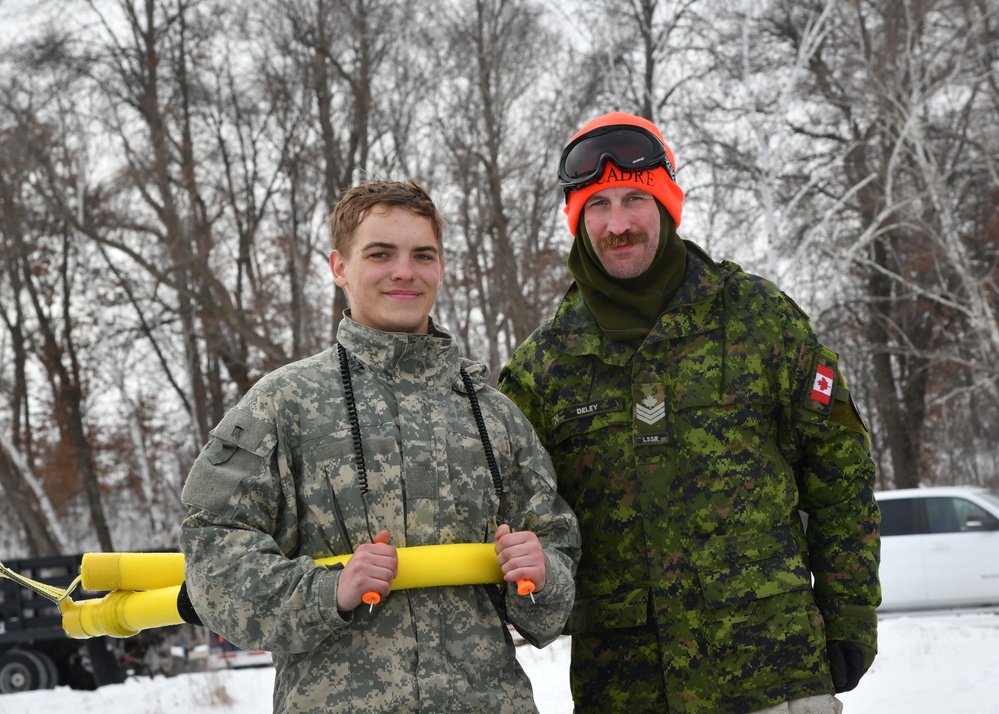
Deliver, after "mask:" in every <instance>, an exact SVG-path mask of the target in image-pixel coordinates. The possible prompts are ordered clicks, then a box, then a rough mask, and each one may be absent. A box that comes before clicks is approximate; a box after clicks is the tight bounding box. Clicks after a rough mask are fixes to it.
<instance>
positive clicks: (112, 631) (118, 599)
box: [59, 585, 184, 639]
mask: <svg viewBox="0 0 999 714" xmlns="http://www.w3.org/2000/svg"><path fill="white" fill-rule="evenodd" d="M179 592H180V586H179V585H173V586H170V587H167V588H158V589H156V590H147V591H144V592H132V591H130V590H116V591H114V592H110V593H108V594H107V595H105V596H104V597H102V598H99V599H93V600H82V601H80V602H75V601H73V600H70V599H68V598H67V599H65V600H61V601H60V602H59V609H60V611H61V612H62V627H63V629H64V630H65V631H66V634H67V635H69V636H70V637H72V638H74V639H86V638H87V637H100V636H101V635H108V636H109V637H131V636H132V635H136V634H138V633H139V632H140V631H142V630H147V629H149V628H152V627H167V626H169V625H179V624H181V623H183V622H184V619H183V618H182V617H181V616H180V613H179V612H178V610H177V595H178V594H179Z"/></svg>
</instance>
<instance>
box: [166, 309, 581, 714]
mask: <svg viewBox="0 0 999 714" xmlns="http://www.w3.org/2000/svg"><path fill="white" fill-rule="evenodd" d="M337 339H338V341H339V343H340V344H341V345H343V346H344V347H345V348H346V350H347V353H348V354H349V365H350V366H349V371H350V377H351V381H352V387H353V395H354V401H355V404H356V409H357V416H358V421H359V424H360V433H361V439H362V442H363V449H364V460H365V462H366V470H367V486H368V492H367V495H366V497H365V498H366V499H367V504H368V505H367V508H368V517H369V518H370V522H371V533H372V534H373V533H377V532H378V531H379V530H381V529H383V528H388V529H389V530H390V531H391V534H392V539H391V541H390V542H391V544H393V545H396V546H417V545H432V544H447V543H482V542H489V541H491V540H492V538H493V534H494V533H495V530H496V528H497V526H498V525H499V523H500V522H507V523H509V524H510V525H511V527H513V528H514V529H515V530H517V529H529V530H532V531H534V532H535V533H537V534H538V537H539V538H540V540H541V542H542V546H543V549H544V553H545V564H546V568H547V584H546V585H545V587H544V588H543V590H541V591H539V592H538V593H535V598H536V600H537V603H536V604H534V603H532V602H531V599H530V598H527V597H523V596H520V595H518V594H517V592H516V587H512V588H509V589H508V588H506V587H505V586H502V587H500V586H498V585H482V586H464V587H435V588H423V589H413V590H400V591H393V592H391V593H389V595H388V596H387V597H385V598H383V599H382V601H381V603H380V604H378V605H376V606H375V607H374V609H373V611H372V612H370V613H369V608H368V607H367V606H361V607H359V608H357V609H356V610H355V611H353V612H352V613H350V614H349V615H348V616H347V617H346V619H344V618H342V617H341V616H340V615H339V614H338V612H337V607H336V589H337V582H338V577H339V573H340V572H341V571H340V570H335V569H329V570H328V569H326V568H324V567H321V566H317V565H316V564H315V562H314V559H317V558H321V557H325V556H330V555H340V554H345V553H350V552H352V547H353V546H355V545H357V544H359V543H363V542H369V540H370V537H371V536H370V535H369V529H368V526H367V524H366V518H365V506H364V504H363V502H362V495H361V489H362V484H361V483H360V479H359V476H358V469H357V467H356V463H355V458H354V455H355V451H354V444H353V441H352V438H351V427H350V423H349V420H348V411H347V405H346V401H345V398H344V388H343V383H342V381H341V373H340V366H339V358H338V351H337V349H336V348H335V347H334V348H333V349H331V350H327V351H325V352H322V353H320V354H318V355H315V356H313V357H310V358H307V359H304V360H302V361H300V362H297V363H294V364H291V365H288V366H286V367H283V368H280V369H278V370H276V371H275V372H273V373H271V374H269V375H268V376H266V377H264V378H263V379H262V380H260V382H259V383H257V384H256V385H255V386H254V387H253V388H252V389H251V390H250V391H249V392H248V393H247V394H246V396H245V397H244V398H243V399H242V400H241V401H240V402H239V404H238V405H237V406H236V407H235V408H233V409H232V410H231V411H230V412H229V413H228V414H227V415H226V416H225V418H224V419H223V420H222V421H221V422H220V423H219V425H218V426H217V427H216V428H215V429H214V430H213V431H212V438H211V440H210V441H209V442H208V444H207V445H206V446H205V448H204V449H203V451H202V453H201V454H200V456H199V457H198V459H197V461H196V462H195V464H194V467H193V468H192V470H191V473H190V475H189V476H188V479H187V483H186V485H185V488H184V493H183V500H184V503H185V504H186V505H187V506H188V507H189V512H188V515H187V517H186V519H185V520H184V522H183V525H182V527H181V531H180V544H181V547H182V550H183V552H184V555H185V563H186V577H187V584H188V588H189V590H190V594H191V598H192V601H193V603H194V605H195V608H196V610H197V611H198V613H199V615H200V616H201V618H202V619H203V620H204V622H205V624H206V625H208V626H209V627H211V628H212V629H214V630H216V631H217V632H219V633H221V634H223V635H224V636H225V637H227V638H228V639H230V640H232V641H233V642H234V643H235V644H237V645H239V646H241V647H244V648H251V647H252V648H260V649H265V650H270V651H271V652H272V653H273V656H274V662H275V667H276V680H275V691H274V710H275V711H276V712H294V713H295V714H305V713H306V712H334V711H350V712H389V711H391V712H418V711H432V712H447V711H463V712H465V711H475V712H485V711H489V712H501V711H502V712H514V711H516V712H525V711H534V710H535V709H534V702H533V696H532V691H531V685H530V682H529V680H528V678H527V676H526V675H525V673H524V672H523V670H522V669H521V668H520V666H519V665H518V664H517V661H516V657H515V652H514V647H513V643H512V639H511V636H510V633H509V631H508V630H507V628H506V626H505V624H504V620H507V621H509V622H510V623H512V624H513V625H514V626H515V627H516V628H517V629H518V630H519V631H520V632H521V634H522V635H523V636H524V637H525V638H526V639H527V640H528V641H529V642H531V643H532V644H534V645H536V646H539V647H540V646H544V645H546V644H548V643H550V642H551V641H553V640H554V639H555V638H556V637H557V636H558V635H559V634H561V631H562V628H563V626H564V624H565V621H566V617H567V616H568V614H569V610H570V607H571V604H572V600H573V590H574V586H573V572H574V570H575V563H576V561H577V559H578V557H579V547H578V546H579V534H578V527H577V523H576V519H575V516H574V515H573V514H572V512H571V511H569V509H568V508H567V507H566V505H565V502H564V501H563V500H562V499H561V498H560V497H559V496H558V495H557V493H556V491H555V480H554V475H553V471H552V465H551V461H550V459H549V457H548V455H547V454H546V453H545V451H544V450H543V449H542V448H541V445H540V443H539V441H538V439H537V436H536V435H535V434H534V431H533V430H532V428H531V425H530V423H528V421H527V420H526V419H525V418H524V416H523V414H521V413H520V411H519V410H518V409H517V408H516V407H515V406H514V405H513V403H512V402H511V401H510V400H509V399H507V398H506V397H505V396H503V395H502V394H500V393H499V392H498V391H496V390H495V389H493V388H491V387H489V386H488V385H487V384H486V382H487V379H488V372H487V369H486V368H485V367H484V366H483V365H478V364H473V363H471V362H468V361H465V360H461V359H459V357H458V353H457V347H456V345H455V343H454V341H453V340H452V339H451V337H450V336H449V335H447V334H446V333H444V332H442V331H440V330H439V329H437V328H435V329H434V334H431V335H408V334H398V333H396V334H393V333H384V332H379V331H377V330H372V329H369V328H367V327H364V326H362V325H359V324H358V323H355V322H353V321H352V320H350V319H344V320H343V322H342V323H341V324H340V327H339V331H338V333H337ZM462 365H464V367H465V369H466V370H467V372H468V374H469V376H470V377H471V380H472V382H473V384H474V385H475V387H476V392H477V395H478V399H479V404H480V407H481V411H482V415H483V419H484V421H485V425H486V428H487V430H488V434H489V437H490V441H491V444H492V448H493V452H494V454H495V459H496V462H497V464H498V467H499V470H500V474H501V477H502V485H503V495H502V496H497V493H496V490H495V489H494V484H493V480H492V477H491V475H490V470H489V467H488V465H487V461H486V457H485V454H484V451H483V446H482V443H481V441H480V439H479V432H478V429H477V426H476V423H475V421H474V419H473V412H472V409H471V406H470V402H469V399H468V396H467V394H466V393H465V388H464V386H463V383H462V380H461V378H460V376H459V367H460V366H462Z"/></svg>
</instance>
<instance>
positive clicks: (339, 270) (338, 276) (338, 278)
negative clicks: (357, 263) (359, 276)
mask: <svg viewBox="0 0 999 714" xmlns="http://www.w3.org/2000/svg"><path fill="white" fill-rule="evenodd" d="M346 267H347V264H346V262H344V259H343V255H342V254H341V253H340V251H338V250H334V251H332V252H331V253H330V270H331V271H332V273H333V282H335V283H336V284H337V285H339V286H340V287H341V288H342V287H344V286H346V285H347V273H346Z"/></svg>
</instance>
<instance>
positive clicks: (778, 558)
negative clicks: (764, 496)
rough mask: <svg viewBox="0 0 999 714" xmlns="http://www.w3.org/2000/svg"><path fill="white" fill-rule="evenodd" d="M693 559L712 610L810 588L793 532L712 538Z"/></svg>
mask: <svg viewBox="0 0 999 714" xmlns="http://www.w3.org/2000/svg"><path fill="white" fill-rule="evenodd" d="M692 558H693V561H694V565H695V566H696V567H697V577H698V579H699V581H700V585H701V592H702V593H703V595H704V601H705V604H706V605H707V606H708V608H710V609H717V608H720V607H725V606H728V605H734V604H737V603H743V602H749V601H751V600H761V599H763V598H767V597H771V596H773V595H779V594H781V593H788V592H794V591H796V590H807V589H809V588H810V587H811V582H812V581H811V573H810V572H809V570H808V568H807V567H806V566H805V559H804V556H803V555H802V552H801V549H800V548H799V546H798V544H797V543H796V541H795V538H794V536H793V534H792V532H791V529H790V528H781V529H778V530H776V531H774V532H769V533H740V534H736V535H732V536H723V537H720V538H711V539H708V540H707V541H704V542H702V543H701V544H700V545H699V546H698V547H695V548H692Z"/></svg>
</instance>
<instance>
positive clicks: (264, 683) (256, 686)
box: [0, 613, 999, 714]
mask: <svg viewBox="0 0 999 714" xmlns="http://www.w3.org/2000/svg"><path fill="white" fill-rule="evenodd" d="M879 629H880V635H881V636H880V653H879V655H878V658H877V660H876V661H875V663H874V666H873V667H872V668H871V671H870V672H868V673H867V676H866V677H864V679H863V680H862V681H861V683H860V686H859V687H858V688H857V689H856V690H854V691H852V692H848V693H846V694H842V695H840V698H841V699H842V700H843V703H844V713H845V714H940V713H941V712H948V713H949V712H964V713H968V714H999V697H997V696H996V687H997V685H999V615H996V614H981V613H975V614H960V615H955V614H932V615H924V616H897V617H890V618H885V619H882V621H881V623H880V626H879ZM517 656H518V658H519V659H520V661H521V663H522V664H523V666H524V669H525V670H527V673H528V675H530V677H531V681H532V682H533V684H534V692H535V699H536V701H537V704H538V710H539V711H540V712H541V714H568V713H569V712H571V711H572V703H571V701H570V697H569V675H568V666H569V640H568V639H567V638H560V639H559V640H558V641H556V642H555V643H554V644H552V645H551V646H549V647H547V648H545V649H544V650H535V649H533V648H531V647H530V646H527V645H525V646H521V647H518V648H517ZM273 682H274V670H273V669H270V668H265V669H243V670H232V671H218V672H209V673H201V674H185V675H181V676H179V677H171V678H169V679H168V678H163V677H157V678H155V679H147V678H144V679H135V678H133V679H130V680H129V681H127V682H125V683H124V684H121V685H115V686H109V687H102V688H100V689H98V690H97V691H95V692H81V691H74V690H71V689H69V688H67V687H59V688H57V689H54V690H50V691H42V692H25V693H23V694H8V695H0V712H3V714H39V713H40V712H60V711H65V712H73V713H74V714H172V713H173V712H183V714H226V713H227V712H239V714H266V713H268V712H270V711H271V688H272V686H273Z"/></svg>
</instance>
